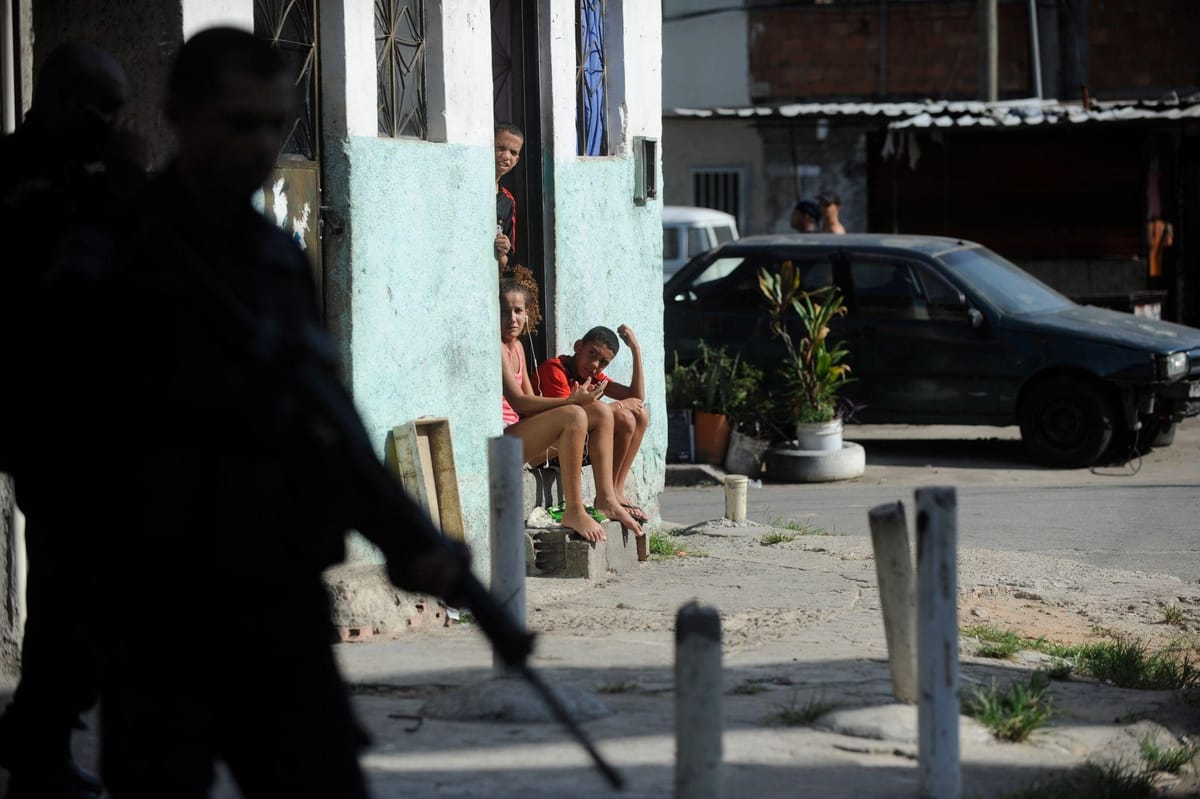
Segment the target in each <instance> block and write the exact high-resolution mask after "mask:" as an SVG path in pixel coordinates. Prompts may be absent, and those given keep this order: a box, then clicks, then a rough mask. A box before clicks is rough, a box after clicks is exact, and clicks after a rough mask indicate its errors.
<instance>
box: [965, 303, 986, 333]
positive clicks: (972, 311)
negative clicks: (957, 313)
mask: <svg viewBox="0 0 1200 799" xmlns="http://www.w3.org/2000/svg"><path fill="white" fill-rule="evenodd" d="M967 320H968V321H969V322H970V323H971V328H972V329H973V330H978V329H979V328H981V327H983V312H982V311H980V310H979V309H978V308H968V309H967Z"/></svg>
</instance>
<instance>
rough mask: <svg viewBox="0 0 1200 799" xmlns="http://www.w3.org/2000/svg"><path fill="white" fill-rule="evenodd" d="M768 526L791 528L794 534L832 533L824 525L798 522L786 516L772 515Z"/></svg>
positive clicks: (783, 528) (781, 528) (782, 528)
mask: <svg viewBox="0 0 1200 799" xmlns="http://www.w3.org/2000/svg"><path fill="white" fill-rule="evenodd" d="M767 526H768V527H775V528H777V529H780V530H791V531H792V532H793V533H795V534H796V535H833V533H831V532H829V531H828V530H826V529H825V528H824V527H818V526H817V525H815V524H809V523H808V522H799V521H796V520H795V519H789V518H787V517H786V516H774V517H772V518H771V521H769V522H767Z"/></svg>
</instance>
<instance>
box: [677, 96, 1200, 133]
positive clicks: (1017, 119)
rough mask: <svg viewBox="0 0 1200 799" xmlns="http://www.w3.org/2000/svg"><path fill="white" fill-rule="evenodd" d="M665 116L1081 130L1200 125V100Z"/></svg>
mask: <svg viewBox="0 0 1200 799" xmlns="http://www.w3.org/2000/svg"><path fill="white" fill-rule="evenodd" d="M664 116H667V117H673V118H680V119H688V118H691V119H728V118H741V119H759V118H778V119H790V118H796V117H807V118H823V119H833V118H837V117H843V118H845V117H855V118H860V119H861V118H866V119H871V118H880V119H887V120H889V121H888V123H887V124H888V127H889V128H893V129H896V130H903V129H906V128H933V127H936V128H949V127H964V128H965V127H994V128H1011V127H1018V126H1035V125H1077V124H1084V123H1113V122H1133V121H1139V120H1151V119H1159V120H1182V119H1200V97H1189V98H1186V99H1184V100H1182V101H1181V100H1163V101H1144V100H1106V101H1095V102H1093V103H1092V104H1091V108H1089V109H1087V110H1084V108H1083V104H1082V103H1064V102H1060V101H1058V100H1036V99H1026V100H1005V101H1001V102H996V103H985V102H980V101H977V100H929V101H925V102H899V103H786V104H780V105H769V106H765V105H764V106H746V107H741V108H672V109H668V110H667V111H666V112H665V113H664Z"/></svg>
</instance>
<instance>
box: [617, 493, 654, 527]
mask: <svg viewBox="0 0 1200 799" xmlns="http://www.w3.org/2000/svg"><path fill="white" fill-rule="evenodd" d="M620 502H621V507H622V508H624V509H625V510H627V511H629V515H630V516H632V517H633V519H634V521H636V522H637V523H638V524H645V523H646V522H648V521H650V517H649V516H647V515H646V511H644V510H642V509H641V508H639V507H638V506H637V505H634V504H633V503H632V502H630V501H629V500H628V499H626V498H625V497H621V499H620Z"/></svg>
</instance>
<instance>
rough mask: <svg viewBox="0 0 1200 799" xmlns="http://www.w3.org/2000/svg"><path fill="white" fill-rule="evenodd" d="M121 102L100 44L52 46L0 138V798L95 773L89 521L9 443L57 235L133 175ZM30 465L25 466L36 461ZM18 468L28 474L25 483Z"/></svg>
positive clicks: (22, 428) (115, 75)
mask: <svg viewBox="0 0 1200 799" xmlns="http://www.w3.org/2000/svg"><path fill="white" fill-rule="evenodd" d="M127 98H128V87H127V85H126V81H125V73H124V72H123V70H122V69H121V66H120V65H119V64H118V63H117V62H116V60H115V59H114V58H113V57H112V56H111V55H109V54H108V53H107V52H105V51H104V50H101V49H100V48H98V47H95V46H93V45H89V44H84V43H69V44H65V45H63V46H61V47H58V48H56V49H55V50H54V51H53V52H52V53H51V54H50V55H49V56H48V57H47V59H46V61H45V63H44V64H43V65H42V67H41V69H40V70H39V73H38V78H37V83H36V86H35V91H34V96H33V103H32V106H31V108H30V110H29V113H28V115H27V116H26V118H25V120H24V122H23V123H22V124H21V126H20V127H19V128H17V130H16V131H15V132H14V133H12V134H11V135H9V136H6V137H4V138H3V139H2V140H0V230H2V233H0V238H2V240H3V241H4V242H5V250H6V253H5V258H4V261H3V265H2V266H0V364H3V368H4V370H5V372H6V374H7V375H8V376H10V378H14V379H13V382H12V383H8V384H6V385H5V386H4V389H3V390H2V391H0V471H11V472H12V473H14V474H15V475H16V476H17V478H18V479H17V486H16V487H17V491H18V493H17V502H18V505H19V506H20V507H21V508H22V509H23V510H24V511H25V513H26V514H27V516H28V519H27V526H26V541H27V553H28V557H29V577H28V582H27V594H28V619H27V623H26V628H25V635H24V641H23V647H22V660H21V682H20V685H19V686H18V688H17V691H16V694H15V695H14V698H13V701H12V703H11V704H10V705H9V707H8V708H7V709H6V711H5V714H4V717H3V718H2V719H0V765H3V766H4V767H5V768H6V769H8V770H9V771H10V775H11V776H10V780H9V785H8V795H9V796H10V797H13V799H19V798H20V797H51V798H52V799H53V798H54V797H61V796H79V797H88V796H97V795H99V791H100V786H99V783H98V782H97V781H96V780H95V779H94V778H92V777H91V776H90V775H86V774H83V773H81V772H79V771H78V770H76V769H75V768H74V766H73V765H72V763H71V760H70V736H71V730H72V728H73V727H74V726H77V725H78V724H79V723H80V722H79V718H80V714H81V713H82V712H83V711H85V710H86V709H88V708H89V707H91V705H92V704H94V702H95V698H96V662H95V656H94V655H95V651H94V650H95V647H94V641H93V636H92V631H93V624H92V621H91V619H90V616H89V609H90V607H91V603H92V601H93V599H92V596H91V594H92V593H93V591H92V590H91V586H90V579H91V564H92V561H93V558H92V555H91V554H90V544H91V542H92V541H93V540H94V539H92V537H91V534H90V531H89V530H87V529H86V528H87V517H86V515H83V514H80V513H78V512H77V511H78V510H79V508H78V506H77V505H75V504H74V502H73V499H74V498H73V497H71V496H70V491H69V490H68V489H66V487H65V486H63V485H61V484H59V485H55V486H49V485H37V484H36V481H35V479H34V477H33V472H32V471H28V470H26V469H23V467H22V462H23V456H22V454H21V453H22V451H23V450H25V453H24V460H25V461H27V458H28V457H29V456H31V455H32V456H33V457H47V456H48V454H47V453H40V454H38V453H36V452H33V453H31V452H29V451H28V450H29V449H30V448H36V442H33V441H27V442H26V443H27V444H29V446H28V447H25V448H23V447H22V446H21V445H20V443H19V439H21V438H22V437H23V435H22V434H23V433H25V432H28V430H29V427H30V421H31V420H30V419H29V418H28V415H27V414H26V413H23V412H22V411H21V410H20V409H19V408H17V407H14V402H13V401H14V400H15V399H16V398H18V397H19V395H20V394H22V393H23V392H25V391H27V390H28V389H29V386H28V381H29V379H30V378H31V374H30V370H29V368H28V366H29V360H28V359H29V353H28V352H27V349H28V347H29V346H30V345H33V346H35V347H36V343H35V342H33V341H31V340H30V339H29V338H27V337H26V333H27V332H28V331H27V327H28V324H29V304H30V301H31V298H32V296H33V294H34V293H35V291H36V290H37V287H38V286H39V285H40V283H41V282H42V281H43V280H44V279H45V277H46V272H47V270H48V269H49V266H50V264H51V262H52V261H53V259H54V257H55V253H56V250H57V247H58V245H59V244H60V243H61V242H62V240H63V238H64V237H65V236H66V235H67V234H68V232H69V231H71V230H72V229H73V228H75V227H76V226H78V225H79V224H80V223H81V222H83V221H84V220H90V221H95V220H100V219H109V220H111V219H114V218H116V217H117V216H119V215H120V210H119V209H120V208H121V205H122V203H123V202H124V201H125V200H126V199H128V198H129V196H130V195H131V194H132V193H133V192H135V191H136V190H137V189H138V188H140V185H141V183H142V181H143V177H142V176H143V175H144V171H145V163H144V162H145V159H146V149H145V146H144V142H142V140H141V139H140V138H139V137H137V136H135V135H133V134H132V133H131V132H130V131H129V130H128V129H124V128H122V129H119V130H116V131H114V122H115V120H116V118H117V114H118V113H119V112H120V110H121V108H122V106H124V105H125V103H126V100H127ZM34 471H36V470H34ZM27 477H28V479H26V478H27Z"/></svg>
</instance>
